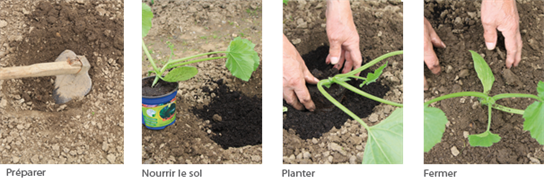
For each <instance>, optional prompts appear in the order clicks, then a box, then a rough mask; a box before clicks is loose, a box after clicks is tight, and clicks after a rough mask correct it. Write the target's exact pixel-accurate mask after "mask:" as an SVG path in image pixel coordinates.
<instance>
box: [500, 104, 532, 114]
mask: <svg viewBox="0 0 544 183" xmlns="http://www.w3.org/2000/svg"><path fill="white" fill-rule="evenodd" d="M493 109H497V110H501V111H504V112H509V113H513V114H519V115H523V113H525V110H521V109H513V108H510V107H506V106H503V105H499V104H494V105H493Z"/></svg>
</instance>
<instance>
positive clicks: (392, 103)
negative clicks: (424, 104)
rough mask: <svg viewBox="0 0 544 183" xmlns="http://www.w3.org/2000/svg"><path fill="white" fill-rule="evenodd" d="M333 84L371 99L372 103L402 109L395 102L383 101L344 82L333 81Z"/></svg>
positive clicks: (400, 105)
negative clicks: (375, 102)
mask: <svg viewBox="0 0 544 183" xmlns="http://www.w3.org/2000/svg"><path fill="white" fill-rule="evenodd" d="M334 82H335V83H337V84H339V85H340V86H343V87H344V88H346V89H348V90H351V91H353V92H355V93H357V94H359V95H362V96H364V97H366V98H369V99H372V100H374V101H377V102H381V103H384V104H389V105H392V106H396V107H402V104H399V103H396V102H391V101H389V100H385V99H382V98H379V97H376V96H374V95H371V94H368V93H366V92H364V91H361V90H359V89H358V88H355V87H353V86H351V85H350V84H348V83H346V82H344V81H339V80H338V81H337V80H335V81H334Z"/></svg>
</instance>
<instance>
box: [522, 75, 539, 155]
mask: <svg viewBox="0 0 544 183" xmlns="http://www.w3.org/2000/svg"><path fill="white" fill-rule="evenodd" d="M539 85H540V84H539ZM540 94H543V92H542V91H539V95H540ZM523 118H524V119H525V121H524V122H523V130H527V131H529V133H530V134H531V137H533V138H535V139H536V141H537V142H538V143H540V144H541V145H544V103H543V102H539V101H536V102H534V103H533V104H531V105H529V106H528V107H527V109H525V112H524V113H523Z"/></svg>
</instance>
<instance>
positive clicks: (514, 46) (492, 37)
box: [482, 0, 523, 68]
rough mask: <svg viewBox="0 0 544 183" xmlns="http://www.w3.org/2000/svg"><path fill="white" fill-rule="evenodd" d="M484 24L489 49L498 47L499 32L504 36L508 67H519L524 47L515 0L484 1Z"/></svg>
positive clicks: (486, 43)
mask: <svg viewBox="0 0 544 183" xmlns="http://www.w3.org/2000/svg"><path fill="white" fill-rule="evenodd" d="M482 24H483V27H484V38H485V45H486V46H487V49H489V50H492V49H494V48H495V46H496V45H497V30H499V31H501V32H502V35H503V36H504V45H505V47H506V67H507V68H511V67H512V65H514V66H518V64H519V62H520V61H521V48H522V46H523V44H522V40H521V34H520V32H519V14H518V9H517V8H516V1H514V0H501V1H496V0H483V1H482Z"/></svg>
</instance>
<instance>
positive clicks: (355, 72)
mask: <svg viewBox="0 0 544 183" xmlns="http://www.w3.org/2000/svg"><path fill="white" fill-rule="evenodd" d="M402 52H403V51H402V50H399V51H394V52H390V53H387V54H385V55H382V56H380V57H378V58H376V59H374V60H372V61H370V62H368V63H367V64H365V65H363V66H361V67H359V68H357V69H355V70H352V71H350V72H348V73H346V75H353V76H354V75H355V74H357V73H359V72H361V71H363V70H365V69H367V68H369V67H371V66H373V65H374V64H376V63H378V62H380V61H381V60H383V59H386V58H388V57H391V56H395V55H401V54H402Z"/></svg>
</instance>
